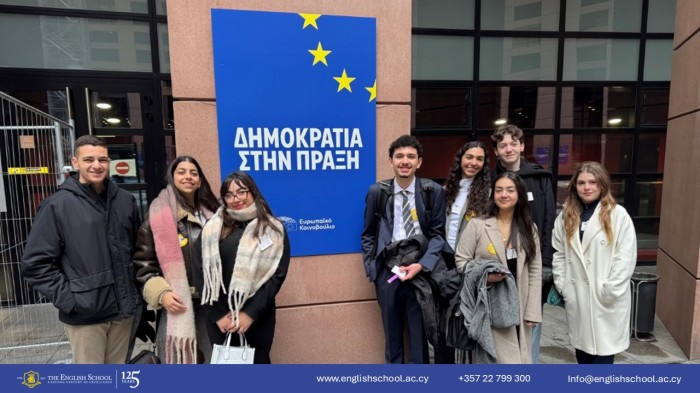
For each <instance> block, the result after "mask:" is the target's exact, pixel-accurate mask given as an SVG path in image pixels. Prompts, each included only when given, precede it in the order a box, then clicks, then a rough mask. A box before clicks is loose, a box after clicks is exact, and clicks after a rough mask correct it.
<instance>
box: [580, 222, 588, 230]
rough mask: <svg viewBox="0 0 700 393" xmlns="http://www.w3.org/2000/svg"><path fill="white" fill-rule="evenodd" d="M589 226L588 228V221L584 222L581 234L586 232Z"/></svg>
mask: <svg viewBox="0 0 700 393" xmlns="http://www.w3.org/2000/svg"><path fill="white" fill-rule="evenodd" d="M587 226H588V221H583V222H582V223H581V232H583V231H585V230H586V227H587Z"/></svg>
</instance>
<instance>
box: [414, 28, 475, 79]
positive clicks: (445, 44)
mask: <svg viewBox="0 0 700 393" xmlns="http://www.w3.org/2000/svg"><path fill="white" fill-rule="evenodd" d="M412 49H413V67H412V71H413V79H414V80H471V79H472V78H473V75H474V67H473V63H474V60H473V56H474V39H473V38H471V37H448V36H434V35H414V36H413V48H412Z"/></svg>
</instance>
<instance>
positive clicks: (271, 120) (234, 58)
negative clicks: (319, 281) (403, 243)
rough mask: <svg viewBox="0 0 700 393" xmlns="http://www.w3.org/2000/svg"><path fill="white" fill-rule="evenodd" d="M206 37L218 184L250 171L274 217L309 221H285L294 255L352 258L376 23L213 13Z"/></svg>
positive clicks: (367, 153) (369, 171) (369, 177)
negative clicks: (211, 66)
mask: <svg viewBox="0 0 700 393" xmlns="http://www.w3.org/2000/svg"><path fill="white" fill-rule="evenodd" d="M212 33H213V34H212V35H213V41H214V45H213V46H214V71H215V82H216V105H217V120H218V127H219V149H220V151H219V156H220V160H221V175H222V177H224V176H226V175H228V174H229V173H231V172H234V171H246V172H249V173H250V174H251V175H252V176H253V178H254V179H255V181H256V182H257V183H258V186H259V187H260V189H261V191H262V193H263V195H264V196H265V198H266V199H267V200H268V202H269V204H270V206H271V207H272V210H273V213H274V214H276V215H279V216H285V217H294V219H297V220H301V219H302V218H303V219H308V220H310V221H313V222H314V223H313V225H307V226H306V228H307V229H309V228H312V229H313V230H306V231H302V230H301V229H302V224H301V223H299V226H298V228H297V229H300V230H297V231H294V230H291V227H293V225H291V223H290V222H287V226H288V227H290V228H289V229H290V231H288V233H289V236H290V241H291V243H292V247H291V250H292V255H293V256H301V255H318V254H337V253H350V252H359V251H360V241H359V236H360V232H361V229H362V217H363V211H364V195H365V193H366V192H367V188H368V187H369V185H370V184H372V183H374V181H375V177H376V176H375V169H376V168H375V167H376V164H375V160H376V157H375V152H376V147H375V146H376V98H377V88H378V87H377V80H376V20H375V19H374V18H361V17H350V16H335V15H321V14H316V13H281V12H262V11H241V10H218V9H214V10H212ZM320 220H324V222H320ZM316 221H318V222H316ZM328 222H332V224H329V223H328Z"/></svg>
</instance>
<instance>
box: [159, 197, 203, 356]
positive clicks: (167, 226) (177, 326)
mask: <svg viewBox="0 0 700 393" xmlns="http://www.w3.org/2000/svg"><path fill="white" fill-rule="evenodd" d="M175 192H177V191H175V190H173V189H172V187H171V186H167V187H166V188H165V189H164V190H163V191H161V192H160V194H158V197H157V198H156V199H155V200H153V202H152V203H151V206H150V207H149V209H148V214H149V220H150V223H151V230H152V231H153V240H154V242H155V246H156V255H157V257H158V263H159V264H160V268H161V270H162V271H163V276H164V278H165V281H167V282H168V284H169V285H170V288H171V289H172V291H173V292H175V294H177V295H178V296H179V297H180V299H182V302H183V304H184V306H185V308H186V310H185V312H183V313H179V314H173V313H168V314H167V330H166V338H165V362H166V363H169V364H170V363H185V364H188V363H189V364H193V363H196V362H197V356H196V354H197V334H196V331H195V323H194V308H193V304H192V296H191V294H190V285H189V282H188V281H187V272H186V271H185V259H184V257H183V256H182V249H181V247H180V241H179V239H178V231H177V212H178V204H177V199H176V198H175ZM166 312H167V311H166Z"/></svg>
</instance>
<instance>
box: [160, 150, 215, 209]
mask: <svg viewBox="0 0 700 393" xmlns="http://www.w3.org/2000/svg"><path fill="white" fill-rule="evenodd" d="M181 162H189V163H191V164H193V165H194V166H195V168H197V172H198V173H199V188H198V189H197V191H195V193H194V206H192V204H190V202H188V201H187V199H185V197H184V196H182V194H180V192H178V191H177V187H175V179H174V178H173V174H174V173H175V169H177V166H178V165H180V163H181ZM165 181H166V182H167V183H168V185H169V186H171V187H172V188H173V190H174V191H175V198H177V203H178V204H179V205H180V206H182V208H183V209H185V210H187V211H188V212H190V213H195V212H197V211H198V210H200V209H201V208H202V207H204V208H206V209H208V210H210V211H211V212H215V211H216V209H218V208H219V206H220V205H219V201H218V200H217V199H216V196H214V193H213V192H212V191H211V186H209V181H208V180H207V178H206V176H204V172H203V171H202V167H201V166H199V163H198V162H197V160H195V159H194V158H192V157H190V156H179V157H177V158H176V159H174V160H173V162H171V163H170V166H169V167H168V172H167V173H166V174H165Z"/></svg>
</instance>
